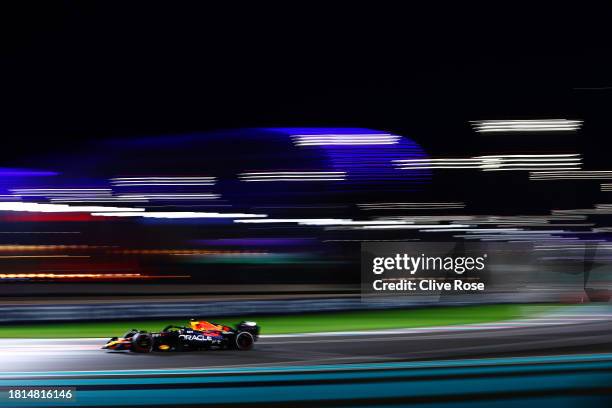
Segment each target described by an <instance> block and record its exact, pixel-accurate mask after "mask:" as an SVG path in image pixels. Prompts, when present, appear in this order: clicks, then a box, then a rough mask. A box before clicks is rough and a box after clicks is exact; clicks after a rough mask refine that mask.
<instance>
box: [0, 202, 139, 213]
mask: <svg viewBox="0 0 612 408" xmlns="http://www.w3.org/2000/svg"><path fill="white" fill-rule="evenodd" d="M0 211H25V212H49V213H57V212H88V213H93V212H101V211H104V212H108V213H110V214H114V213H115V212H124V213H135V212H140V211H144V208H131V207H106V206H91V205H86V206H79V205H75V206H71V205H66V204H40V203H23V202H0Z"/></svg>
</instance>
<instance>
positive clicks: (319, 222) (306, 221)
mask: <svg viewBox="0 0 612 408" xmlns="http://www.w3.org/2000/svg"><path fill="white" fill-rule="evenodd" d="M234 222H236V223H243V224H268V223H270V224H276V223H296V224H299V225H309V226H326V225H380V224H384V225H404V224H407V222H404V221H377V220H369V221H356V220H351V219H338V218H266V219H261V220H235V221H234Z"/></svg>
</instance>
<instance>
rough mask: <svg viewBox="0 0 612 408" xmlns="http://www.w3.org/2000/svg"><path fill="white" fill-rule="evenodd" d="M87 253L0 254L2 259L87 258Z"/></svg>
mask: <svg viewBox="0 0 612 408" xmlns="http://www.w3.org/2000/svg"><path fill="white" fill-rule="evenodd" d="M89 257H90V256H89V255H0V258H2V259H21V258H89Z"/></svg>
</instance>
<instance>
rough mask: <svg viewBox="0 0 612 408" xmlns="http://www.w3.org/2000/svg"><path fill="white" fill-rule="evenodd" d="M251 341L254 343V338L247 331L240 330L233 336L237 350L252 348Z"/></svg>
mask: <svg viewBox="0 0 612 408" xmlns="http://www.w3.org/2000/svg"><path fill="white" fill-rule="evenodd" d="M253 343H255V339H254V338H253V335H252V334H251V333H249V332H240V333H238V334H237V335H236V337H235V338H234V344H235V345H236V349H238V350H250V349H252V348H253Z"/></svg>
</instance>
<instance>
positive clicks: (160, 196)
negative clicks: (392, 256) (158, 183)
mask: <svg viewBox="0 0 612 408" xmlns="http://www.w3.org/2000/svg"><path fill="white" fill-rule="evenodd" d="M220 197H221V195H220V194H212V193H138V194H121V195H118V196H117V198H118V199H120V200H216V199H218V198H220Z"/></svg>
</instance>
